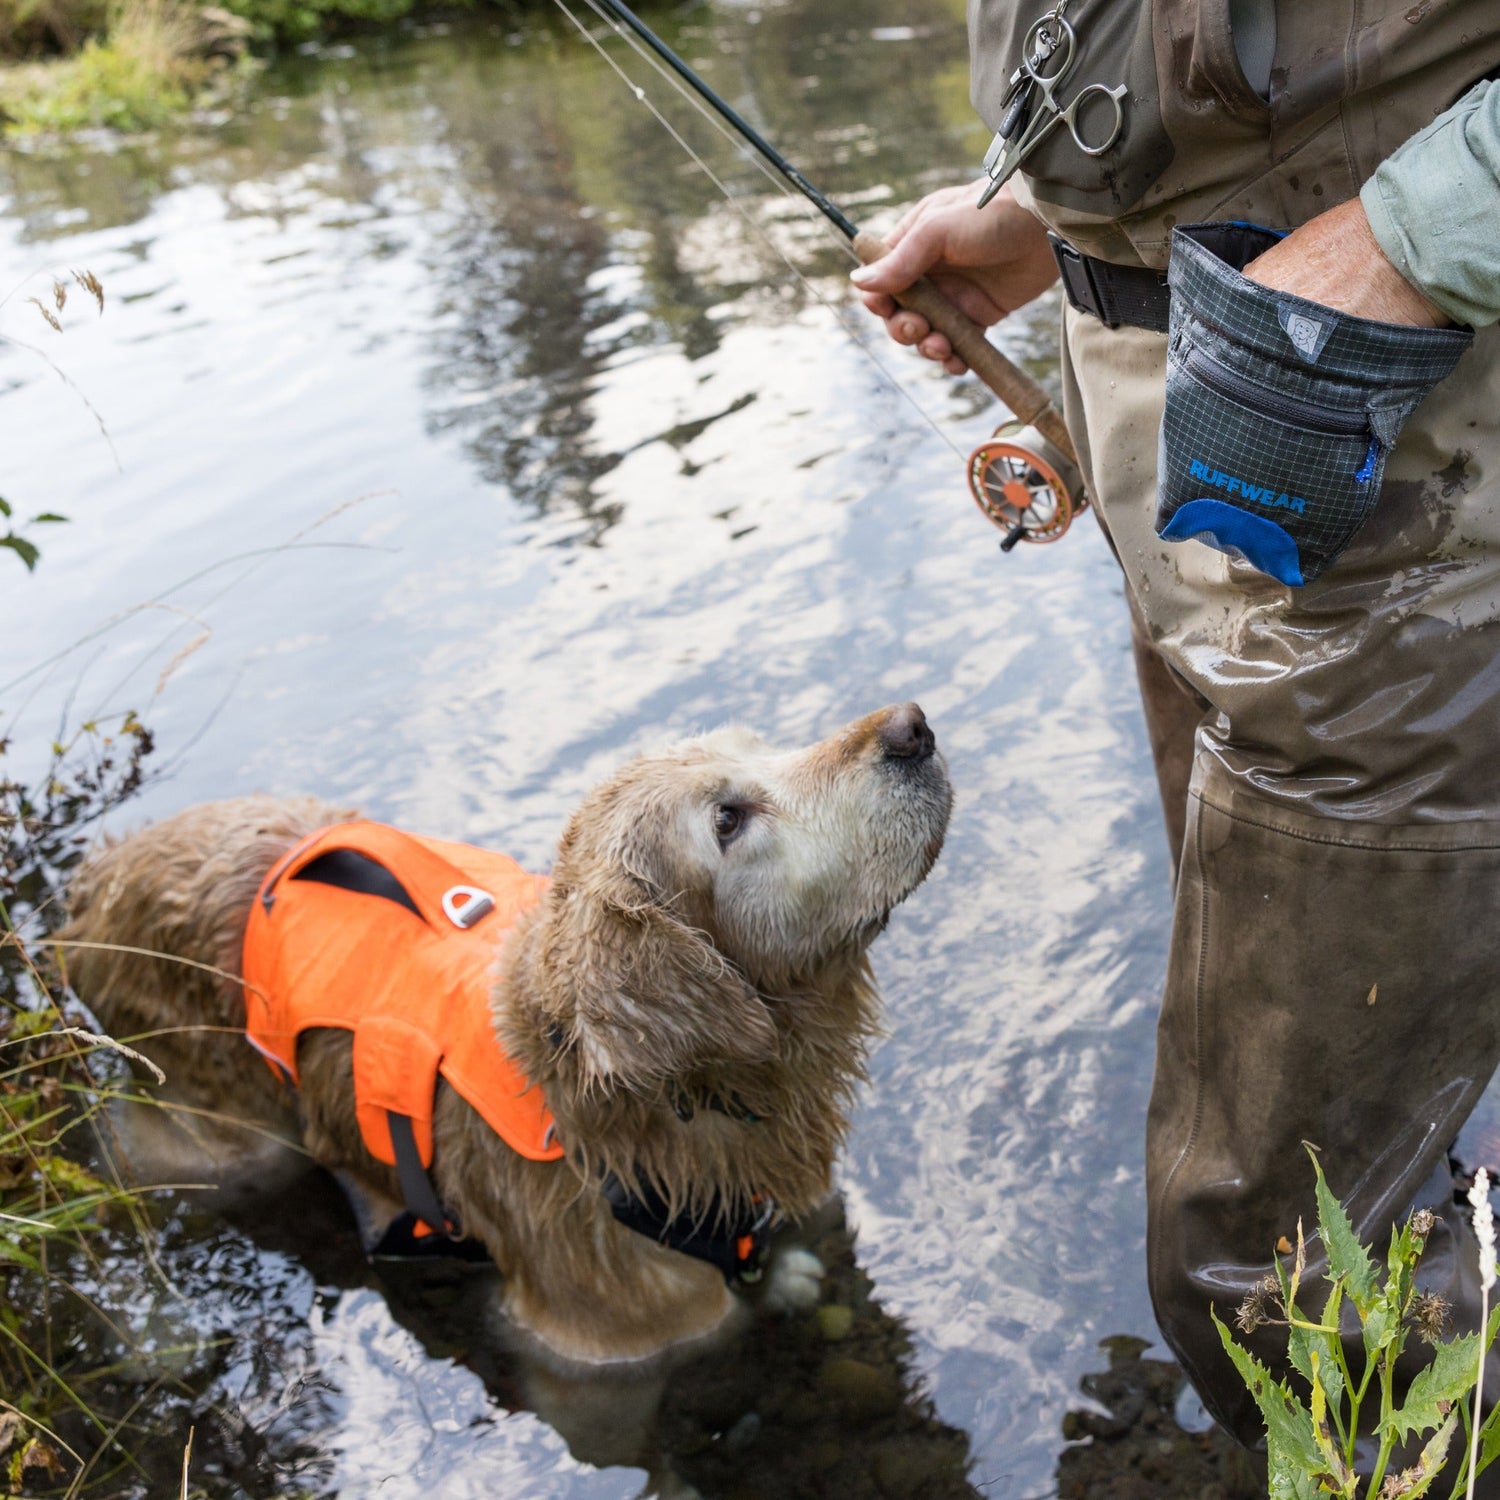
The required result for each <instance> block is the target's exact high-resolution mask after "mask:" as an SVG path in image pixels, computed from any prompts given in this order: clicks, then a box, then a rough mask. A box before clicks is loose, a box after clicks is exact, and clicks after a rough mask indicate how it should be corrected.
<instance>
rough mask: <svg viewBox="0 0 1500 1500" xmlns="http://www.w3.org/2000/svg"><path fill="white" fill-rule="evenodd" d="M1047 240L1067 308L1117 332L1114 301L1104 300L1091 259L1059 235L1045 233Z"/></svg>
mask: <svg viewBox="0 0 1500 1500" xmlns="http://www.w3.org/2000/svg"><path fill="white" fill-rule="evenodd" d="M1047 239H1048V241H1049V242H1050V243H1051V245H1052V258H1053V259H1054V260H1055V261H1056V262H1057V269H1058V271H1059V272H1060V273H1061V275H1062V285H1063V295H1064V296H1066V297H1067V299H1068V306H1069V307H1071V308H1073V309H1074V310H1075V311H1077V312H1086V313H1088V314H1089V315H1090V316H1091V317H1095V318H1098V320H1099V321H1100V322H1101V323H1103V324H1104V326H1105V327H1106V328H1118V327H1119V326H1120V319H1119V318H1118V316H1116V312H1115V306H1114V299H1113V298H1107V297H1106V296H1105V294H1104V291H1103V288H1101V287H1100V285H1099V283H1098V282H1097V281H1096V280H1095V279H1094V267H1093V264H1092V262H1091V258H1090V257H1089V256H1087V255H1084V254H1082V253H1080V252H1079V251H1077V250H1075V249H1074V248H1073V247H1072V246H1071V245H1070V244H1069V243H1068V242H1067V241H1066V240H1065V239H1063V238H1062V237H1061V236H1060V235H1056V234H1053V233H1051V232H1050V231H1049V232H1048V234H1047Z"/></svg>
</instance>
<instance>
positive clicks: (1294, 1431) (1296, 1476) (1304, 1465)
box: [1209, 1312, 1326, 1500]
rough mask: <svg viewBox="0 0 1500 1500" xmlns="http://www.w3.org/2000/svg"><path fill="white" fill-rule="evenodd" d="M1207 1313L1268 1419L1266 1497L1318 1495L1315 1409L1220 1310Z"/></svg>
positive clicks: (1311, 1498)
mask: <svg viewBox="0 0 1500 1500" xmlns="http://www.w3.org/2000/svg"><path fill="white" fill-rule="evenodd" d="M1209 1315H1210V1316H1211V1317H1212V1318H1213V1320H1214V1327H1215V1328H1217V1329H1218V1330H1219V1339H1220V1341H1221V1342H1222V1343H1223V1345H1224V1352H1225V1353H1226V1354H1228V1356H1229V1358H1230V1359H1231V1360H1232V1361H1233V1362H1234V1367H1235V1369H1236V1370H1238V1371H1239V1375H1240V1379H1241V1380H1243V1381H1244V1382H1245V1386H1246V1388H1247V1389H1248V1390H1249V1392H1250V1394H1251V1396H1252V1397H1254V1399H1255V1404H1256V1405H1257V1406H1258V1407H1259V1408H1260V1415H1261V1419H1262V1421H1264V1422H1265V1424H1266V1476H1267V1481H1268V1486H1269V1488H1268V1500H1317V1496H1318V1494H1319V1488H1320V1484H1319V1481H1320V1478H1321V1476H1322V1475H1323V1474H1324V1473H1325V1472H1326V1465H1325V1464H1324V1462H1323V1455H1322V1454H1321V1453H1320V1452H1319V1451H1318V1441H1317V1438H1316V1437H1315V1436H1314V1433H1313V1420H1312V1413H1311V1412H1309V1411H1308V1409H1307V1408H1306V1407H1305V1406H1303V1404H1302V1403H1301V1402H1300V1401H1299V1400H1298V1399H1297V1398H1296V1396H1295V1395H1293V1394H1292V1392H1291V1391H1290V1390H1289V1389H1288V1388H1287V1386H1286V1385H1285V1384H1284V1383H1282V1382H1280V1381H1276V1380H1273V1379H1272V1378H1271V1372H1270V1371H1269V1370H1268V1369H1266V1367H1265V1366H1264V1365H1263V1364H1261V1362H1260V1361H1259V1360H1258V1359H1256V1357H1255V1356H1254V1355H1253V1354H1251V1353H1250V1352H1249V1350H1247V1349H1241V1348H1240V1346H1239V1345H1238V1344H1237V1343H1235V1341H1234V1339H1233V1337H1232V1336H1231V1335H1230V1332H1229V1329H1228V1328H1226V1327H1225V1325H1224V1324H1223V1323H1221V1322H1220V1321H1219V1315H1218V1314H1217V1313H1213V1312H1211V1313H1210V1314H1209Z"/></svg>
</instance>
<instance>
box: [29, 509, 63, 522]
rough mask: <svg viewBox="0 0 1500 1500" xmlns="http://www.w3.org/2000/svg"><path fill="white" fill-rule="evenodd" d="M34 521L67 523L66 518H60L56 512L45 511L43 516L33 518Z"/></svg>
mask: <svg viewBox="0 0 1500 1500" xmlns="http://www.w3.org/2000/svg"><path fill="white" fill-rule="evenodd" d="M31 519H32V520H33V521H66V520H67V519H68V518H67V517H66V516H60V515H58V513H57V512H56V511H55V510H44V511H43V512H42V513H41V515H39V516H33V517H32V518H31Z"/></svg>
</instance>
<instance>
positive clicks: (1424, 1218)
mask: <svg viewBox="0 0 1500 1500" xmlns="http://www.w3.org/2000/svg"><path fill="white" fill-rule="evenodd" d="M1437 1221H1438V1216H1437V1215H1436V1214H1435V1213H1433V1211H1432V1210H1431V1209H1430V1208H1419V1209H1418V1210H1417V1211H1416V1213H1414V1214H1413V1215H1412V1216H1411V1223H1410V1224H1409V1225H1408V1226H1407V1227H1408V1228H1409V1229H1410V1230H1411V1232H1412V1233H1413V1234H1414V1235H1416V1237H1417V1238H1418V1239H1419V1240H1425V1239H1426V1238H1427V1236H1428V1235H1429V1234H1431V1233H1432V1226H1433V1225H1434V1224H1436V1223H1437Z"/></svg>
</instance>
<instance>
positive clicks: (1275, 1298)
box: [1234, 1276, 1281, 1333]
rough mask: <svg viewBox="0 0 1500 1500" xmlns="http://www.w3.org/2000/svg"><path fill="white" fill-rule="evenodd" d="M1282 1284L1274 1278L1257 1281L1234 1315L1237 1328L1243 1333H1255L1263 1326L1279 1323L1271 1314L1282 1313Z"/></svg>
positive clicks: (1269, 1277)
mask: <svg viewBox="0 0 1500 1500" xmlns="http://www.w3.org/2000/svg"><path fill="white" fill-rule="evenodd" d="M1280 1298H1281V1283H1280V1282H1279V1281H1277V1279H1276V1278H1275V1277H1274V1276H1267V1277H1265V1278H1264V1279H1263V1280H1261V1281H1257V1282H1256V1283H1255V1285H1254V1286H1253V1287H1251V1288H1250V1290H1249V1291H1248V1292H1246V1293H1245V1300H1244V1301H1243V1302H1241V1303H1240V1307H1239V1311H1238V1312H1237V1313H1235V1315H1234V1322H1235V1326H1236V1327H1237V1328H1238V1329H1239V1330H1240V1332H1241V1333H1254V1332H1255V1330H1256V1329H1257V1328H1259V1327H1261V1325H1262V1324H1265V1323H1271V1322H1275V1321H1278V1320H1276V1319H1273V1318H1272V1316H1271V1313H1272V1311H1273V1309H1274V1310H1275V1311H1276V1312H1280V1311H1281V1302H1280Z"/></svg>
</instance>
